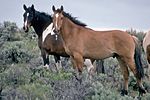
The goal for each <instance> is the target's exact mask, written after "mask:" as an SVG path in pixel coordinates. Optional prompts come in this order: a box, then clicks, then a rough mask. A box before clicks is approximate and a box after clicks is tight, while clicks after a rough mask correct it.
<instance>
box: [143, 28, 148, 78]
mask: <svg viewBox="0 0 150 100" xmlns="http://www.w3.org/2000/svg"><path fill="white" fill-rule="evenodd" d="M143 48H144V52H145V54H146V58H147V63H148V68H147V70H146V71H147V72H146V74H147V75H148V78H149V79H150V76H149V75H150V31H149V32H147V33H146V35H145V37H144V39H143Z"/></svg>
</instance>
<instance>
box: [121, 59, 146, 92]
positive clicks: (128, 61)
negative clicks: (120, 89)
mask: <svg viewBox="0 0 150 100" xmlns="http://www.w3.org/2000/svg"><path fill="white" fill-rule="evenodd" d="M124 60H125V62H126V64H127V65H128V66H129V68H130V69H131V71H132V72H133V74H134V76H135V77H136V79H137V85H138V86H139V93H140V94H142V93H146V90H145V89H144V87H143V84H142V78H139V75H138V71H137V68H136V65H135V61H134V58H133V57H130V58H129V57H125V58H124Z"/></svg>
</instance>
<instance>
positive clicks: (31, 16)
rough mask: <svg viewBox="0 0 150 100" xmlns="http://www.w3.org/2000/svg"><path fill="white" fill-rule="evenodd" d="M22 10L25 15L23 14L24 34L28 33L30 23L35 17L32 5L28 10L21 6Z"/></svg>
mask: <svg viewBox="0 0 150 100" xmlns="http://www.w3.org/2000/svg"><path fill="white" fill-rule="evenodd" d="M23 8H24V10H25V13H24V14H23V17H24V26H23V29H24V31H25V32H28V30H29V27H30V26H31V25H32V21H33V19H34V17H35V9H34V5H32V6H31V7H28V8H27V7H26V5H23Z"/></svg>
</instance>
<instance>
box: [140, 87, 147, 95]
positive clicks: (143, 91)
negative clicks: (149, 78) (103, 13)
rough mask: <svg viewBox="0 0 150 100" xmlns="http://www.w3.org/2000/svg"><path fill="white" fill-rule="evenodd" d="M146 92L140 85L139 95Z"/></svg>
mask: <svg viewBox="0 0 150 100" xmlns="http://www.w3.org/2000/svg"><path fill="white" fill-rule="evenodd" d="M143 94H146V90H145V89H144V88H142V87H139V95H143Z"/></svg>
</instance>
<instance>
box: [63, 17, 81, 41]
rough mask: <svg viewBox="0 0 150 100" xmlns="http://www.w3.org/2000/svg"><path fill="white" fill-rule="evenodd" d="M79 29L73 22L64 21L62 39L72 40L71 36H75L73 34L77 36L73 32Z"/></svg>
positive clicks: (66, 19)
mask: <svg viewBox="0 0 150 100" xmlns="http://www.w3.org/2000/svg"><path fill="white" fill-rule="evenodd" d="M75 28H76V29H77V28H78V27H77V25H76V24H74V23H73V22H71V21H70V20H69V19H68V18H65V19H64V21H63V25H62V30H61V33H62V38H64V39H70V38H69V37H70V36H73V34H75V33H74V32H73V30H74V29H75Z"/></svg>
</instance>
